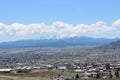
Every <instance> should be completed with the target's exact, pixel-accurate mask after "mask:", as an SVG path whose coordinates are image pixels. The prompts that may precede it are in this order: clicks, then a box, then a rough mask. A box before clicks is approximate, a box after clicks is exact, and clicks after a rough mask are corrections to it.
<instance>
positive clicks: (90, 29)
mask: <svg viewBox="0 0 120 80" xmlns="http://www.w3.org/2000/svg"><path fill="white" fill-rule="evenodd" d="M119 3H120V0H0V42H4V41H15V40H24V39H25V40H26V39H44V38H45V39H51V38H57V39H60V38H69V37H76V36H88V37H94V38H120V10H119V8H120V4H119Z"/></svg>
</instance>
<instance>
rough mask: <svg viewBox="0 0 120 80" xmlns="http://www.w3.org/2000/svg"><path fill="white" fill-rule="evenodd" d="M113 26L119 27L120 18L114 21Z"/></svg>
mask: <svg viewBox="0 0 120 80" xmlns="http://www.w3.org/2000/svg"><path fill="white" fill-rule="evenodd" d="M112 26H113V27H118V26H120V19H118V20H116V21H115V22H113V24H112Z"/></svg>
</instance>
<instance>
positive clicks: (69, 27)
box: [0, 19, 120, 38]
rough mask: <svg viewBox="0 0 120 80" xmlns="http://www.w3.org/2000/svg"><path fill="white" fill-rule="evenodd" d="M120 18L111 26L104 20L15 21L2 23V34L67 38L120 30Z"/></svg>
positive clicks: (0, 32) (0, 29)
mask: <svg viewBox="0 0 120 80" xmlns="http://www.w3.org/2000/svg"><path fill="white" fill-rule="evenodd" d="M119 27H120V19H118V20H116V21H115V22H113V23H112V24H111V26H108V25H106V23H105V22H103V21H98V22H96V23H94V24H90V25H87V24H77V25H73V24H67V23H64V22H53V23H52V24H51V25H46V24H45V23H39V24H28V25H25V24H21V23H13V24H11V25H7V24H4V23H0V35H2V36H6V35H7V36H22V35H26V36H27V35H35V34H39V35H40V37H41V36H47V35H48V36H49V37H51V38H52V37H54V36H55V37H57V38H65V37H74V36H81V34H93V35H94V34H101V33H105V32H111V31H119V30H120V29H119Z"/></svg>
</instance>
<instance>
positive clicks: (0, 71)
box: [0, 68, 12, 73]
mask: <svg viewBox="0 0 120 80" xmlns="http://www.w3.org/2000/svg"><path fill="white" fill-rule="evenodd" d="M11 71H12V69H11V68H5V69H0V73H10V72H11Z"/></svg>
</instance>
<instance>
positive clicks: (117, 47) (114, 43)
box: [97, 40, 120, 50]
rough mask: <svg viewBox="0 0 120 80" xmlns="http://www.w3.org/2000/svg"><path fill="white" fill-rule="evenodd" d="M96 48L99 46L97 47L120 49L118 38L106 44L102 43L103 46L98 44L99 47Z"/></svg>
mask: <svg viewBox="0 0 120 80" xmlns="http://www.w3.org/2000/svg"><path fill="white" fill-rule="evenodd" d="M97 48H99V49H104V50H105V49H106V50H108V49H111V50H112V49H113V50H115V49H120V40H118V41H115V42H111V43H109V44H106V45H103V46H100V47H97Z"/></svg>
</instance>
